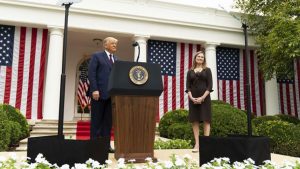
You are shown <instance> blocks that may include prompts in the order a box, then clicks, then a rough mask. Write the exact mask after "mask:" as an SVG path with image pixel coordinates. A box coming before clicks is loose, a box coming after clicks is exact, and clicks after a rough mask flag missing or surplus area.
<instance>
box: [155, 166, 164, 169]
mask: <svg viewBox="0 0 300 169" xmlns="http://www.w3.org/2000/svg"><path fill="white" fill-rule="evenodd" d="M155 169H163V168H162V166H160V165H157V166H155Z"/></svg>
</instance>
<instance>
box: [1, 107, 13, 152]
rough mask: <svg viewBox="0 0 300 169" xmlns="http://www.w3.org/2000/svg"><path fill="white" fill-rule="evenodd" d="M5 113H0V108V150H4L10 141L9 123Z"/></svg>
mask: <svg viewBox="0 0 300 169" xmlns="http://www.w3.org/2000/svg"><path fill="white" fill-rule="evenodd" d="M8 123H9V121H8V119H7V116H6V113H1V108H0V138H1V139H0V151H5V150H7V148H8V145H9V143H10V132H8V131H10V130H11V129H10V125H7V124H8Z"/></svg>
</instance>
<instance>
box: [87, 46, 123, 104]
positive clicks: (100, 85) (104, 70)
mask: <svg viewBox="0 0 300 169" xmlns="http://www.w3.org/2000/svg"><path fill="white" fill-rule="evenodd" d="M113 57H114V61H116V60H117V57H116V56H115V55H113ZM111 69H112V64H111V63H110V61H109V59H108V56H107V54H106V53H105V51H103V52H97V53H94V54H93V55H92V57H91V60H90V63H89V70H88V78H89V81H90V88H89V90H90V96H92V93H93V92H94V91H97V90H98V91H99V93H100V99H108V98H109V97H110V96H109V94H108V91H107V86H108V79H109V74H110V72H111Z"/></svg>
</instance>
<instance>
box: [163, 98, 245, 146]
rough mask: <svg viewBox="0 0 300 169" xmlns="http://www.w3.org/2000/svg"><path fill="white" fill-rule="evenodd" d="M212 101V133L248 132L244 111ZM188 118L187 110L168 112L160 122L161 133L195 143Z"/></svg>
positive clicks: (201, 131) (201, 133)
mask: <svg viewBox="0 0 300 169" xmlns="http://www.w3.org/2000/svg"><path fill="white" fill-rule="evenodd" d="M212 103H213V105H212V111H213V112H212V122H211V126H212V127H211V135H214V136H226V135H228V134H245V133H246V131H247V128H246V127H247V117H246V113H245V112H244V111H241V110H239V109H237V108H234V107H232V106H231V105H230V104H227V103H224V102H222V101H213V102H212ZM187 118H188V111H187V110H182V109H181V110H175V111H171V112H168V113H166V114H165V116H163V118H162V120H161V122H160V124H159V127H160V128H159V131H160V135H161V136H162V137H167V138H172V139H185V140H191V143H192V144H194V135H193V130H192V125H191V123H189V122H188V120H187ZM200 135H203V124H200Z"/></svg>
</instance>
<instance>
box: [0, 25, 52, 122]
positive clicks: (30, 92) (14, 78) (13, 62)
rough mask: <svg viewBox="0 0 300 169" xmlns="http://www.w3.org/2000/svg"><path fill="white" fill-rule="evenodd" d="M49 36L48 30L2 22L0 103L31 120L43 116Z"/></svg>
mask: <svg viewBox="0 0 300 169" xmlns="http://www.w3.org/2000/svg"><path fill="white" fill-rule="evenodd" d="M47 37H48V30H47V29H37V28H26V27H14V26H6V25H0V54H1V55H0V59H2V60H3V61H2V62H0V103H6V104H10V105H12V106H14V107H16V108H17V109H20V111H21V112H22V113H23V114H24V115H25V116H26V118H27V119H42V103H43V102H42V101H43V92H44V74H45V72H44V71H45V58H46V56H45V55H46V47H47ZM4 57H5V58H4Z"/></svg>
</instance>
